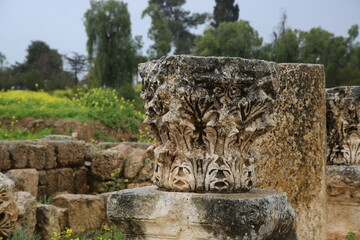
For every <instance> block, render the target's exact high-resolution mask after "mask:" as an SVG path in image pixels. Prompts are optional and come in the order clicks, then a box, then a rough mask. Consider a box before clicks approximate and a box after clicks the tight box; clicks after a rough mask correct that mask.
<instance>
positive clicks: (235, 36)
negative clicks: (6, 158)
mask: <svg viewBox="0 0 360 240" xmlns="http://www.w3.org/2000/svg"><path fill="white" fill-rule="evenodd" d="M185 3H186V0H180V1H179V0H149V1H148V6H147V7H146V8H145V9H144V10H143V14H142V17H150V18H151V27H150V28H149V30H148V35H149V38H150V39H151V40H152V41H153V44H152V45H151V46H150V48H149V49H148V50H147V55H146V56H144V55H142V54H141V48H142V45H143V43H142V39H141V37H140V36H132V33H131V22H130V13H129V12H128V8H127V4H126V3H123V2H122V1H115V0H101V1H94V0H92V1H91V7H90V9H88V10H87V11H86V12H85V13H84V26H85V31H86V33H87V36H88V41H87V52H88V54H87V56H85V55H81V54H79V53H77V52H72V53H71V54H68V55H61V54H60V53H59V52H58V50H56V49H53V48H51V47H50V46H49V45H48V44H47V43H45V42H44V41H41V40H34V41H32V42H30V43H29V46H28V48H27V55H26V58H25V60H24V61H23V62H22V63H18V62H17V63H16V64H14V65H11V66H7V65H6V56H5V55H4V54H2V53H0V89H2V91H1V92H0V118H14V119H20V118H22V117H26V116H33V117H35V118H65V119H76V120H79V121H90V120H94V119H96V120H100V121H101V122H102V123H104V124H105V125H106V126H108V127H110V128H118V127H120V126H121V127H124V128H126V129H127V131H130V132H136V131H137V129H138V126H137V125H136V124H135V122H136V121H141V120H143V119H144V117H145V116H144V114H143V112H142V111H143V110H142V109H143V107H142V101H141V98H140V92H141V82H140V77H139V76H138V73H137V65H138V63H140V62H146V61H149V60H152V59H158V58H160V57H162V56H167V55H171V54H190V55H199V56H229V57H242V58H250V59H264V60H269V61H275V62H279V63H280V62H289V63H300V62H303V63H316V64H324V67H325V72H326V87H334V86H341V85H360V43H359V42H358V41H357V40H356V39H358V35H359V26H358V25H353V26H349V29H348V34H347V36H336V35H334V34H333V33H331V32H329V31H327V30H325V29H322V28H320V27H315V28H312V29H310V30H309V31H302V30H299V29H292V28H289V27H288V26H287V14H286V12H284V13H283V14H282V15H281V16H280V17H279V19H280V21H279V24H278V26H276V31H274V32H273V38H272V41H271V42H270V43H265V42H263V39H262V38H261V37H260V36H259V34H258V32H257V30H256V29H254V28H253V27H252V26H251V23H250V22H249V21H246V20H244V19H241V16H240V7H239V6H238V4H235V3H234V0H215V6H214V11H213V13H191V12H189V11H187V10H184V9H183V5H184V4H185ZM204 23H210V24H209V27H208V28H207V29H205V30H204V32H203V34H200V35H195V34H193V33H192V32H191V30H192V29H193V28H196V27H197V26H199V25H201V24H204ZM274 27H275V26H274ZM0 120H1V119H0ZM0 128H1V125H0ZM46 131H47V130H46ZM4 135H5V133H4V131H3V132H2V133H0V137H1V136H4Z"/></svg>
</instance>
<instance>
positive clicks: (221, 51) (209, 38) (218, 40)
mask: <svg viewBox="0 0 360 240" xmlns="http://www.w3.org/2000/svg"><path fill="white" fill-rule="evenodd" d="M261 44H262V38H260V37H259V34H258V32H257V31H256V30H255V29H253V28H252V27H251V25H250V23H249V22H248V21H243V20H241V21H238V22H223V23H220V25H219V26H218V28H217V30H215V28H213V27H210V28H208V29H206V30H205V31H204V35H203V36H201V35H199V36H197V38H196V47H195V54H196V55H200V56H229V57H243V58H256V57H258V56H259V54H260V49H261Z"/></svg>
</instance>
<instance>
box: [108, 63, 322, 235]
mask: <svg viewBox="0 0 360 240" xmlns="http://www.w3.org/2000/svg"><path fill="white" fill-rule="evenodd" d="M139 70H140V74H141V76H142V79H143V92H142V98H143V100H144V102H145V109H146V114H147V119H146V120H145V122H146V123H148V124H149V125H150V126H151V128H152V130H153V132H154V133H155V134H156V137H157V139H158V142H157V143H156V144H154V145H153V149H154V155H155V169H154V182H155V184H156V185H157V186H158V187H159V188H160V189H162V190H170V191H173V192H163V191H159V190H156V189H154V188H143V189H138V190H126V191H122V192H117V193H115V194H113V195H112V196H111V197H110V198H109V200H108V217H109V218H110V220H112V221H113V222H115V223H116V224H118V226H120V227H121V228H122V229H123V231H124V233H125V234H126V235H127V237H129V238H130V239H132V238H134V239H136V238H137V237H139V236H141V237H142V238H144V239H155V238H167V237H171V238H177V239H181V237H185V238H186V239H199V238H203V239H209V238H214V239H281V238H282V239H295V238H296V234H297V235H298V237H299V238H300V239H325V236H326V229H325V220H326V208H325V206H326V195H325V194H326V192H325V181H324V176H325V143H326V133H325V94H324V93H325V91H324V90H325V88H324V85H325V84H324V83H325V81H324V71H323V67H322V66H320V65H306V64H275V63H272V62H265V61H259V60H245V59H241V58H215V57H208V58H205V57H192V56H172V57H166V58H161V59H160V60H158V61H153V62H149V63H146V64H141V65H140V67H139ZM307 112H308V113H309V112H311V113H312V114H306V113H307ZM301 179H306V181H303V180H301ZM309 184H310V185H309ZM253 187H261V188H268V189H276V190H280V191H284V192H286V193H287V194H288V197H289V201H290V203H291V204H292V206H293V207H294V208H295V212H296V221H297V229H296V232H297V233H295V230H294V227H295V223H294V221H293V220H294V217H293V215H292V213H291V210H290V209H291V207H290V205H286V202H287V201H286V199H282V197H280V198H277V197H275V195H276V194H279V193H278V192H273V193H270V192H264V191H266V190H258V189H256V190H251V189H252V188H253ZM174 191H175V192H174ZM176 192H178V193H176ZM184 192H185V193H184ZM191 192H195V193H191ZM236 192H238V193H239V194H235V193H236ZM244 192H249V195H246V194H245V193H244ZM224 193H230V194H224ZM252 194H255V195H252ZM267 194H270V195H271V196H270V195H267ZM272 194H275V195H272ZM280 195H281V194H280ZM280 195H277V196H280ZM254 196H256V197H255V198H256V199H264V198H266V197H270V198H272V197H275V198H277V199H278V200H279V201H280V202H282V204H285V205H282V206H281V207H279V208H277V207H276V208H272V207H270V206H268V207H267V209H276V210H275V211H278V210H279V209H282V210H285V212H283V213H282V214H280V215H281V216H287V217H285V218H286V219H287V220H284V219H281V217H280V218H277V217H279V215H276V214H275V215H273V216H276V217H275V218H277V220H275V222H276V224H275V225H271V226H270V225H267V224H270V223H269V221H267V220H266V216H268V215H267V214H270V215H271V214H274V212H272V213H271V211H272V210H270V211H269V212H266V211H263V210H264V209H263V210H261V208H257V207H254V209H253V210H254V212H252V213H251V214H253V216H257V217H256V220H255V221H256V222H257V223H258V224H254V225H251V224H247V225H245V226H243V225H242V224H241V220H239V219H243V221H244V219H247V217H248V215H247V214H250V213H248V212H246V211H236V209H233V210H231V213H230V212H227V210H224V209H226V207H225V206H230V205H229V204H230V202H232V204H231V205H236V204H237V203H238V202H239V201H244V202H243V204H245V203H249V206H255V205H256V204H255V203H254V199H253V198H252V197H254ZM283 197H284V195H283ZM139 199H140V200H139ZM144 199H147V201H146V209H147V210H146V211H144V210H139V209H140V206H139V205H138V204H139V203H140V202H141V203H144V202H145V200H144ZM240 199H241V200H240ZM280 199H282V200H280ZM264 201H266V200H265V199H264ZM125 202H126V204H125ZM250 203H253V204H250ZM274 204H275V203H274ZM275 205H276V204H275ZM200 206H202V207H203V208H201V207H200ZM278 206H280V205H278ZM184 208H186V209H188V210H189V211H190V212H187V211H185V212H184V210H183V209H184ZM125 209H126V212H125ZM141 209H143V208H141ZM179 209H180V210H179ZM201 209H202V210H201ZM204 209H205V210H204ZM206 209H207V210H206ZM210 211H211V212H212V213H211V214H210ZM224 211H225V212H227V214H228V215H227V214H226V213H224ZM280 211H281V210H280ZM209 214H210V215H211V218H212V219H217V220H216V221H215V222H214V223H213V224H211V221H210V220H209V219H210V218H207V217H206V216H210V215H209ZM231 214H232V215H234V216H233V217H231V216H230V215H231ZM260 216H262V217H260ZM226 219H227V220H226ZM229 219H232V220H231V221H233V224H235V225H237V226H243V227H244V228H241V230H235V229H233V228H230V227H229V225H228V224H230V222H229ZM234 219H235V220H234ZM236 219H238V220H239V221H240V222H237V220H236ZM283 221H285V222H286V224H285V225H282V226H281V224H280V222H282V223H284V222H283ZM154 224H155V225H156V226H158V225H159V226H162V227H160V229H159V227H157V228H156V231H157V232H158V235H156V234H155V232H154V231H153V230H152V229H154V227H155V226H154ZM157 224H158V225H157ZM277 224H280V225H277ZM175 225H176V227H175ZM130 226H132V227H130ZM200 226H202V227H200ZM210 226H211V227H210ZM246 226H247V227H250V228H251V226H253V229H250V228H247V227H246ZM266 226H268V227H269V228H267V227H266ZM229 228H230V229H232V230H233V231H225V230H224V229H228V230H229ZM131 229H133V230H131ZM134 229H136V230H135V231H134ZM170 229H171V230H170ZM265 229H266V230H265ZM275 229H276V230H275ZM191 232H193V234H191ZM275 232H276V234H275ZM274 234H275V235H274Z"/></svg>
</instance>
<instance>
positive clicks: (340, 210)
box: [326, 166, 360, 240]
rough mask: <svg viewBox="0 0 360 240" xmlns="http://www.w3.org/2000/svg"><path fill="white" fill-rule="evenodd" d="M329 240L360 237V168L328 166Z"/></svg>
mask: <svg viewBox="0 0 360 240" xmlns="http://www.w3.org/2000/svg"><path fill="white" fill-rule="evenodd" d="M326 183H327V194H328V208H327V213H328V222H327V229H328V239H331V240H333V239H335V238H339V239H343V238H344V237H345V236H346V234H347V233H348V232H349V231H352V232H354V233H355V234H356V236H359V235H360V221H359V219H360V166H327V168H326Z"/></svg>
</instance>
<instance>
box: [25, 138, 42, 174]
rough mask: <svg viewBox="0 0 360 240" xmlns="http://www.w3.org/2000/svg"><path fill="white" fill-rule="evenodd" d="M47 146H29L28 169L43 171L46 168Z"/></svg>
mask: <svg viewBox="0 0 360 240" xmlns="http://www.w3.org/2000/svg"><path fill="white" fill-rule="evenodd" d="M46 153H47V149H46V146H43V145H37V144H36V145H29V146H28V164H27V167H28V168H35V169H38V170H42V169H44V168H45V166H46V161H47V159H46V157H47V156H46Z"/></svg>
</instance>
